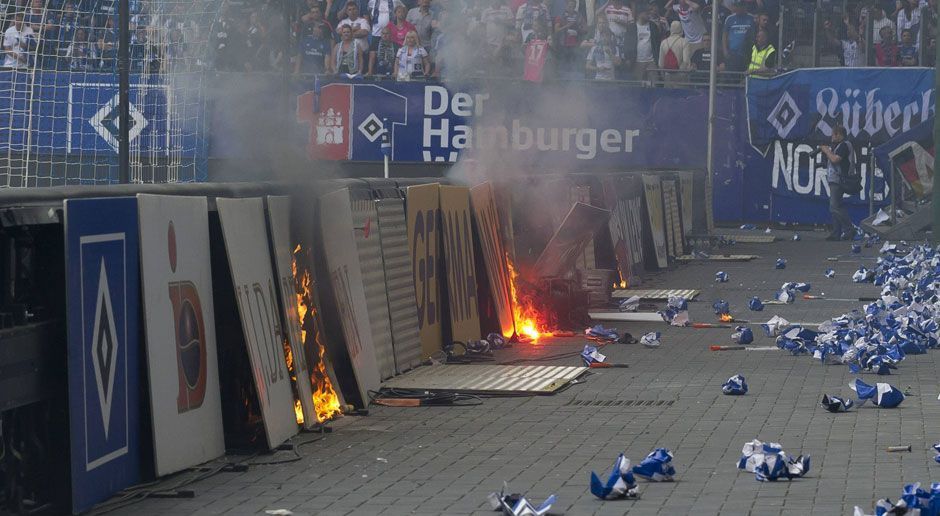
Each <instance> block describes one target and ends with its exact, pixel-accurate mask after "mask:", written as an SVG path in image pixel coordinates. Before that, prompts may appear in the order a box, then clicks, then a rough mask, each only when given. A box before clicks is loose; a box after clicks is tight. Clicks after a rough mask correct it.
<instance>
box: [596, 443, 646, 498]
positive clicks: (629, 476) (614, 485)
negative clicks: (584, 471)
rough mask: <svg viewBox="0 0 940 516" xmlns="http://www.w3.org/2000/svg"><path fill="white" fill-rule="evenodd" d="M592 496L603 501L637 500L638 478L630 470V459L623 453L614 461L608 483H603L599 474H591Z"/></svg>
mask: <svg viewBox="0 0 940 516" xmlns="http://www.w3.org/2000/svg"><path fill="white" fill-rule="evenodd" d="M591 494H593V495H594V496H596V497H598V498H600V499H601V500H616V499H618V498H636V497H637V485H636V477H634V476H633V471H631V468H630V459H627V458H625V457H624V456H623V454H622V453H621V454H620V455H619V456H618V457H617V460H615V461H614V467H613V468H612V469H611V470H610V475H608V477H607V482H601V479H600V478H599V477H598V476H597V473H594V472H593V471H592V472H591Z"/></svg>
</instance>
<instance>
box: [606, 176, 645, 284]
mask: <svg viewBox="0 0 940 516" xmlns="http://www.w3.org/2000/svg"><path fill="white" fill-rule="evenodd" d="M603 185H604V197H605V199H606V205H607V209H609V210H610V220H609V221H608V227H609V229H610V239H611V243H612V244H613V248H614V256H615V257H616V259H617V271H618V272H619V273H620V283H621V285H620V287H621V288H626V287H628V286H629V287H634V286H636V285H638V284H639V283H640V282H641V274H642V272H643V263H644V260H643V226H644V220H643V219H644V218H645V216H644V214H643V188H642V187H641V185H640V182H639V181H638V180H637V178H636V177H634V176H609V177H607V178H605V179H604V181H603ZM623 283H626V284H625V285H624V284H623Z"/></svg>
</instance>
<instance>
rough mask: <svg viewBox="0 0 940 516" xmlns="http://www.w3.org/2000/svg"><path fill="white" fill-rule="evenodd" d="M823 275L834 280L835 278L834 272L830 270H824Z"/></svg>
mask: <svg viewBox="0 0 940 516" xmlns="http://www.w3.org/2000/svg"><path fill="white" fill-rule="evenodd" d="M823 274H825V276H826V277H827V278H834V277H835V276H836V271H834V270H832V269H826V272H824V273H823Z"/></svg>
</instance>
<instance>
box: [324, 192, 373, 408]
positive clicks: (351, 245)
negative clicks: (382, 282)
mask: <svg viewBox="0 0 940 516" xmlns="http://www.w3.org/2000/svg"><path fill="white" fill-rule="evenodd" d="M320 229H321V231H322V233H323V234H324V235H329V242H328V245H324V251H325V254H326V264H327V269H328V270H329V273H330V285H331V286H332V287H333V295H334V297H335V299H334V302H335V303H336V311H337V312H338V313H339V318H340V324H341V326H342V329H343V337H344V338H345V340H346V350H347V351H348V352H349V360H350V361H351V362H352V366H353V372H354V373H355V375H356V385H357V387H358V388H359V396H360V399H362V400H363V401H364V402H367V400H369V391H375V390H378V389H379V387H380V385H379V384H380V382H381V379H380V378H379V366H378V364H377V363H376V359H375V346H374V345H373V340H372V330H371V328H370V326H369V311H368V308H367V305H366V293H365V290H364V289H363V286H362V269H361V266H360V264H359V252H358V251H357V249H356V240H355V232H356V231H362V229H357V228H355V227H354V225H353V213H352V207H351V206H350V203H349V190H348V189H342V190H337V191H335V192H331V193H329V194H326V195H324V196H323V197H321V198H320Z"/></svg>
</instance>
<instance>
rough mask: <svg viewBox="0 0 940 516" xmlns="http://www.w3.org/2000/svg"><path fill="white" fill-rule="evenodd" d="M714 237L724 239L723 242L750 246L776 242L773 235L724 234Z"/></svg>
mask: <svg viewBox="0 0 940 516" xmlns="http://www.w3.org/2000/svg"><path fill="white" fill-rule="evenodd" d="M715 236H716V237H719V238H724V239H725V240H734V241H735V242H745V243H750V244H769V243H771V242H775V241H776V240H777V237H775V236H773V235H735V234H733V233H726V234H722V235H715Z"/></svg>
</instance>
